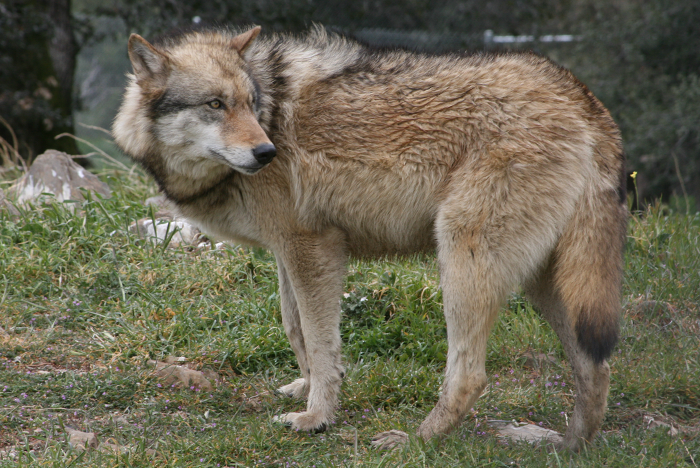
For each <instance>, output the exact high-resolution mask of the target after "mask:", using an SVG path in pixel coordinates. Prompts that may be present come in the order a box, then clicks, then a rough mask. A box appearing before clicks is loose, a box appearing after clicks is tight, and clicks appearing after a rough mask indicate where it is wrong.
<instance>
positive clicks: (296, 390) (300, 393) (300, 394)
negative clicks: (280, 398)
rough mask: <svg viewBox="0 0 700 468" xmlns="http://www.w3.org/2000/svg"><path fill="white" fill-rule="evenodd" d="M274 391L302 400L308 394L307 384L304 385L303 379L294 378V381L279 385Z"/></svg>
mask: <svg viewBox="0 0 700 468" xmlns="http://www.w3.org/2000/svg"><path fill="white" fill-rule="evenodd" d="M276 391H277V393H279V394H281V395H284V396H287V397H290V398H296V399H297V400H303V399H304V398H306V397H308V396H309V386H308V385H306V380H305V379H296V380H295V381H294V382H292V383H290V384H289V385H285V386H283V387H280V388H278V389H277V390H276Z"/></svg>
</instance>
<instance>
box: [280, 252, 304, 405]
mask: <svg viewBox="0 0 700 468" xmlns="http://www.w3.org/2000/svg"><path fill="white" fill-rule="evenodd" d="M277 270H278V277H279V285H280V305H281V309H282V325H284V331H285V333H286V334H287V338H288V339H289V343H290V344H291V346H292V350H293V351H294V354H295V355H296V358H297V363H298V364H299V369H300V370H301V375H302V377H301V378H300V379H296V380H295V381H294V382H292V383H290V384H288V385H284V386H282V387H280V388H278V389H277V392H278V393H280V394H282V395H285V396H288V397H291V398H297V399H304V398H306V397H307V396H308V395H309V385H308V381H309V365H308V363H307V360H306V346H305V345H304V334H303V333H302V330H301V320H300V318H299V307H298V305H297V300H296V297H294V290H293V289H292V284H291V283H290V282H289V276H288V275H287V270H286V269H285V267H284V263H283V262H282V259H281V258H279V257H277Z"/></svg>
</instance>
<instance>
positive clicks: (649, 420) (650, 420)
mask: <svg viewBox="0 0 700 468" xmlns="http://www.w3.org/2000/svg"><path fill="white" fill-rule="evenodd" d="M644 425H645V426H646V428H647V429H655V428H657V427H663V428H666V429H667V431H668V435H670V436H676V435H678V433H679V432H680V431H679V430H678V428H677V427H674V426H673V425H672V424H669V423H666V422H663V421H659V420H658V419H656V418H654V416H651V415H649V414H647V415H645V416H644Z"/></svg>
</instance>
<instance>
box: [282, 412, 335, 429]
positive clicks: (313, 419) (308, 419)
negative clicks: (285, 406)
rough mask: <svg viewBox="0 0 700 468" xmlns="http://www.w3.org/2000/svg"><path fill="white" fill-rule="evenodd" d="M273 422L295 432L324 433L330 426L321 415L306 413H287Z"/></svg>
mask: <svg viewBox="0 0 700 468" xmlns="http://www.w3.org/2000/svg"><path fill="white" fill-rule="evenodd" d="M272 422H276V423H280V424H284V425H285V426H291V428H292V429H294V430H295V431H306V432H314V433H316V434H318V433H319V432H324V431H325V430H326V428H327V427H328V425H327V424H326V420H325V418H323V416H321V415H320V414H314V413H310V412H308V411H304V412H302V413H287V414H282V415H280V416H275V417H274V418H272Z"/></svg>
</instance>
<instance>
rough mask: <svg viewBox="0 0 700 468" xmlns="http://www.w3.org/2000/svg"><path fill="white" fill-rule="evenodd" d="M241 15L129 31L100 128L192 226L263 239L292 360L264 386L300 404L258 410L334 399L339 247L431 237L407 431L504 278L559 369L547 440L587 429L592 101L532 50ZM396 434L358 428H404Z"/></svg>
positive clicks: (596, 238) (616, 226)
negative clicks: (233, 26) (297, 26)
mask: <svg viewBox="0 0 700 468" xmlns="http://www.w3.org/2000/svg"><path fill="white" fill-rule="evenodd" d="M259 32H260V28H259V27H257V28H253V29H250V30H248V31H245V32H241V33H238V34H234V33H231V32H228V31H205V32H195V33H189V34H185V35H182V36H180V37H178V38H174V39H170V40H166V41H164V42H162V43H160V44H157V45H152V44H150V43H149V42H147V41H146V40H144V39H143V38H141V37H140V36H138V35H132V36H131V38H130V39H129V47H128V50H129V57H130V59H131V63H132V65H133V71H134V73H133V75H132V76H131V77H130V82H129V84H128V86H127V89H126V92H125V96H124V100H123V104H122V106H121V109H120V110H119V113H118V115H117V117H116V119H115V122H114V127H113V130H114V132H113V133H114V137H115V140H116V142H117V144H118V145H119V146H120V147H121V148H122V150H123V151H124V152H125V153H127V154H128V155H130V156H131V157H132V158H133V159H134V160H135V161H137V162H138V163H140V164H141V165H142V166H143V167H144V168H145V169H147V170H148V172H150V174H152V176H153V177H154V178H155V180H156V182H157V183H158V185H159V187H160V189H161V191H162V192H163V193H164V194H165V195H166V196H167V197H168V198H169V199H170V200H172V201H173V202H174V203H176V204H177V206H178V208H179V210H180V212H181V213H182V215H184V216H185V217H187V218H189V219H190V220H192V221H193V222H195V223H196V224H197V225H199V226H200V227H201V228H202V229H203V231H204V232H207V233H209V234H211V235H213V236H215V237H218V238H220V239H230V240H233V241H237V242H242V243H245V244H250V245H257V246H263V247H266V248H268V249H270V250H271V251H272V252H274V254H275V257H276V260H277V265H278V270H279V285H280V297H281V299H280V300H281V310H282V321H283V324H284V328H285V331H286V334H287V336H288V338H289V341H290V343H291V346H292V349H293V350H294V353H295V354H296V358H297V360H298V363H299V368H300V369H301V378H300V379H297V380H296V381H294V382H292V383H290V384H289V385H285V386H283V387H281V389H280V391H281V392H282V393H284V394H287V395H290V396H293V397H297V398H308V405H307V408H306V411H303V412H297V413H288V414H284V415H282V416H280V417H279V420H281V421H282V422H284V423H286V424H289V425H291V426H292V427H294V428H296V429H299V430H304V431H313V430H322V429H324V428H325V427H326V425H327V424H328V423H329V422H330V421H331V420H332V419H333V416H334V411H335V409H336V406H337V405H338V392H339V389H340V385H341V379H342V378H343V376H344V370H343V366H342V365H341V343H340V333H339V323H340V307H339V299H340V297H341V294H342V292H343V291H342V288H343V277H344V274H345V268H346V262H347V260H348V258H349V256H354V257H361V258H363V257H364V258H367V257H381V256H387V255H389V256H391V255H404V254H410V253H414V252H425V251H436V252H437V259H438V265H439V273H440V283H441V288H442V291H443V300H444V314H445V320H446V322H447V339H448V347H449V351H448V356H447V367H446V373H445V379H444V385H443V388H442V393H441V395H440V397H439V401H438V402H437V404H436V406H435V407H434V408H433V410H432V411H431V412H430V414H429V415H428V416H427V418H426V419H425V421H423V423H422V424H421V425H420V427H419V428H418V435H419V436H421V437H422V438H424V439H429V438H431V437H433V436H439V435H441V434H445V433H448V432H449V431H450V430H452V429H453V428H454V427H455V426H456V425H458V424H459V423H460V422H461V420H462V418H463V417H464V415H465V413H466V412H467V411H468V410H469V408H470V407H471V406H472V404H473V403H474V401H475V400H476V399H477V398H478V397H479V395H480V394H481V392H482V391H483V389H484V387H485V386H486V382H487V379H486V371H485V360H486V340H487V337H488V335H489V331H490V329H491V327H492V325H493V323H494V320H495V318H496V314H497V312H498V310H499V308H500V307H501V305H502V304H503V303H504V301H505V299H506V297H507V295H508V294H509V292H510V291H512V290H513V289H514V288H516V287H519V286H520V287H522V289H523V291H524V292H525V294H526V295H527V297H528V298H529V299H530V300H531V301H532V303H533V304H534V305H535V306H536V307H537V308H538V309H539V311H541V313H542V315H543V316H544V317H545V318H546V320H547V321H548V322H549V323H550V324H551V325H552V327H553V328H554V330H555V331H556V333H557V335H558V336H559V338H560V339H561V342H562V343H563V346H564V349H565V352H566V354H567V356H568V359H569V360H570V363H571V366H572V369H573V373H574V376H575V385H576V387H577V396H576V403H575V408H574V412H573V416H572V417H571V419H570V423H569V427H568V430H567V432H566V435H565V438H564V443H563V444H564V445H565V446H566V447H569V448H571V449H574V450H576V449H578V448H579V447H581V445H582V444H583V443H584V441H589V440H591V439H592V437H593V436H594V434H595V433H596V431H597V430H598V429H599V428H600V425H601V423H602V420H603V415H604V412H605V408H606V399H607V394H608V386H609V366H608V364H607V362H606V359H607V358H608V357H609V356H610V354H611V352H612V350H613V348H614V346H615V343H616V341H617V337H618V329H619V324H618V322H619V314H620V288H621V281H622V279H621V278H622V251H623V245H624V242H625V235H626V222H627V207H626V193H625V185H624V180H625V179H624V174H625V172H624V156H623V151H622V145H621V140H620V133H619V131H618V128H617V126H616V125H615V123H614V122H613V120H612V119H611V117H610V115H609V113H608V111H607V110H606V109H605V108H604V107H603V105H602V104H601V103H600V102H599V101H598V100H597V99H596V98H595V97H594V96H593V95H592V93H591V92H590V91H589V90H588V89H587V88H586V87H585V86H584V85H583V84H582V83H580V82H579V81H578V80H577V79H576V78H575V77H574V76H573V75H572V74H571V73H570V72H569V71H567V70H565V69H563V68H561V67H559V66H557V65H555V64H553V63H552V62H550V61H549V60H547V59H546V58H543V57H539V56H537V55H534V54H521V53H518V54H515V53H503V54H474V55H456V54H455V55H442V56H431V55H424V54H414V53H410V52H407V51H402V50H376V49H372V48H369V47H366V46H364V45H362V44H359V43H356V42H354V41H352V40H349V39H347V38H343V37H339V36H336V35H330V34H328V33H326V32H324V31H323V29H321V28H319V27H317V28H316V29H315V30H312V31H311V32H310V33H308V34H307V35H306V36H304V37H293V36H285V35H272V36H270V37H261V38H259V39H258V38H257V36H258V33H259ZM397 434H399V433H398V432H397V431H391V432H390V433H384V434H380V435H379V436H378V438H377V443H379V444H380V445H382V444H383V445H385V446H388V445H391V444H392V443H394V442H396V440H394V439H395V438H396V437H398V438H399V439H400V440H399V442H400V441H401V440H403V439H405V437H406V436H405V435H404V434H403V433H401V434H400V435H399V436H397ZM402 438H403V439H402Z"/></svg>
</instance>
